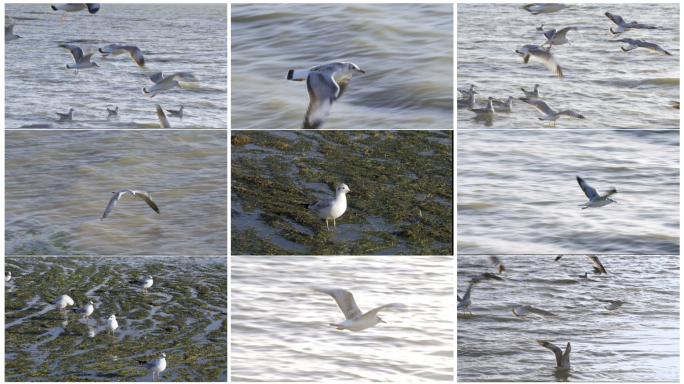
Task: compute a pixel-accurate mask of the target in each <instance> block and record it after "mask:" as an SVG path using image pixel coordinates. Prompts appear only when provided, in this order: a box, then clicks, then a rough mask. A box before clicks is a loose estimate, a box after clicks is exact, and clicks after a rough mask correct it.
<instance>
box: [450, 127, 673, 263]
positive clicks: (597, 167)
mask: <svg viewBox="0 0 684 384" xmlns="http://www.w3.org/2000/svg"><path fill="white" fill-rule="evenodd" d="M679 151H680V148H679V131H672V130H670V131H667V130H666V131H632V130H629V131H628V130H623V131H576V130H575V131H572V130H544V131H532V130H501V131H463V130H461V131H459V132H458V197H457V199H458V252H459V254H460V253H464V252H465V253H508V254H511V253H521V252H525V253H556V252H558V253H561V252H588V253H627V254H679V229H680V225H679V222H680V215H679V214H680V200H679V194H680V187H679V180H680V177H679V173H680V169H679V153H680V152H679ZM575 176H580V177H581V178H583V179H584V180H585V181H586V182H587V183H589V184H590V185H591V186H593V187H594V188H596V189H598V191H599V192H602V193H603V192H605V191H606V190H608V189H609V188H610V187H615V188H616V189H617V191H618V193H617V194H615V195H614V196H612V198H614V200H616V201H617V204H610V205H609V206H605V207H600V208H589V209H586V210H583V209H581V208H580V207H579V206H578V205H579V204H582V203H585V202H586V201H587V198H586V196H585V195H584V193H583V192H582V190H581V189H580V187H579V185H578V184H577V181H576V179H575Z"/></svg>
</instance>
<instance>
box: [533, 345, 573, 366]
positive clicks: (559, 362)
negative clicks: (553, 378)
mask: <svg viewBox="0 0 684 384" xmlns="http://www.w3.org/2000/svg"><path fill="white" fill-rule="evenodd" d="M537 343H539V345H541V346H542V347H544V348H547V349H549V350H551V352H553V354H554V355H555V356H556V368H557V369H570V343H568V346H567V348H565V353H563V352H562V351H561V349H560V348H558V347H556V346H555V345H553V344H551V343H549V342H548V341H543V340H537Z"/></svg>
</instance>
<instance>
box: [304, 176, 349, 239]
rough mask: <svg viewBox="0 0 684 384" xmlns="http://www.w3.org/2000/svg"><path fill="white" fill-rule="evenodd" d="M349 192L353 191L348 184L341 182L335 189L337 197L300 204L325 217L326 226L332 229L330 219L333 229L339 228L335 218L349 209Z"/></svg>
mask: <svg viewBox="0 0 684 384" xmlns="http://www.w3.org/2000/svg"><path fill="white" fill-rule="evenodd" d="M347 193H351V191H350V190H349V187H347V185H346V184H340V185H338V186H337V190H336V191H335V197H328V198H327V199H323V200H319V201H317V202H315V203H311V204H300V205H301V206H303V207H304V208H307V209H310V210H312V211H314V212H316V213H317V214H318V216H320V217H322V218H324V219H325V226H326V228H328V231H330V226H329V225H328V220H329V219H332V221H333V231H335V230H336V229H337V225H336V224H335V219H337V218H338V217H340V216H342V215H343V214H344V212H345V211H346V210H347Z"/></svg>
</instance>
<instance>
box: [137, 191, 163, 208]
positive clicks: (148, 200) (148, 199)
mask: <svg viewBox="0 0 684 384" xmlns="http://www.w3.org/2000/svg"><path fill="white" fill-rule="evenodd" d="M133 193H134V194H135V195H136V196H138V197H139V198H141V199H143V200H145V202H146V203H147V205H149V206H150V208H152V209H154V211H155V212H157V213H161V212H159V208H157V204H155V203H154V201H152V198H151V197H150V195H149V194H148V193H147V192H145V191H133Z"/></svg>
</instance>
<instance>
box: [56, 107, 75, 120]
mask: <svg viewBox="0 0 684 384" xmlns="http://www.w3.org/2000/svg"><path fill="white" fill-rule="evenodd" d="M74 112H76V111H74V109H73V108H71V109H69V113H59V112H55V113H56V114H57V115H58V116H59V119H60V120H73V117H74Z"/></svg>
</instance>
